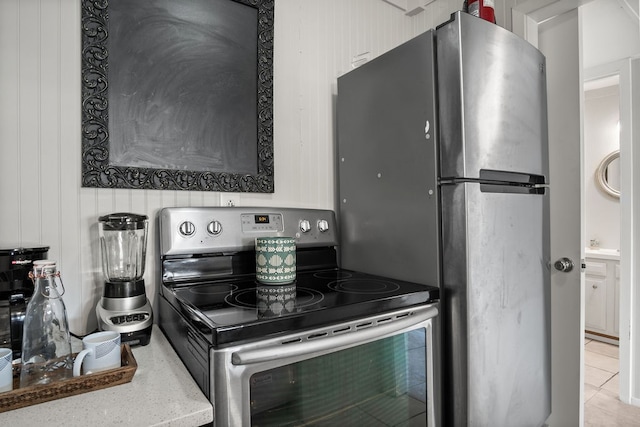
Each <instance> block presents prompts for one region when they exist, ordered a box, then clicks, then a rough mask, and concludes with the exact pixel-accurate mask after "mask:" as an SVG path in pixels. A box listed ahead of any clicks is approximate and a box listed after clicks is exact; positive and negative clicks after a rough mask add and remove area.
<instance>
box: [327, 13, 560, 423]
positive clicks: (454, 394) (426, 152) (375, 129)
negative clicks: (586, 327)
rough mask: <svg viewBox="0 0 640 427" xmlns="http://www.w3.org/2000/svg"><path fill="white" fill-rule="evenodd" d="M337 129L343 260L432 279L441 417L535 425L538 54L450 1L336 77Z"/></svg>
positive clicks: (541, 380) (541, 123)
mask: <svg viewBox="0 0 640 427" xmlns="http://www.w3.org/2000/svg"><path fill="white" fill-rule="evenodd" d="M337 133H338V137H337V140H338V143H337V176H338V200H337V207H338V209H337V210H338V213H339V221H340V228H341V230H340V234H341V246H340V252H341V253H340V257H341V263H342V267H344V268H348V269H354V270H359V271H366V272H370V273H374V274H379V275H383V276H388V277H393V278H397V279H401V280H409V281H414V282H418V283H423V284H427V285H437V286H440V288H441V290H442V301H441V316H440V334H439V337H440V344H439V345H440V346H441V349H442V351H441V352H440V354H441V360H440V361H438V364H439V366H440V369H439V372H440V374H441V376H440V378H438V379H436V380H437V381H439V383H440V384H441V386H442V388H441V390H442V392H441V393H440V394H439V395H438V396H435V398H436V400H437V401H439V402H440V404H441V408H442V411H443V412H442V417H440V416H438V419H440V420H441V422H442V424H443V425H446V426H449V425H452V426H464V425H470V426H537V425H543V424H544V423H545V420H546V419H547V418H548V416H549V414H550V412H551V389H550V388H551V386H550V384H551V378H550V375H551V366H550V308H549V303H550V301H549V299H550V289H549V287H550V270H549V186H548V175H549V173H548V148H547V144H548V143H547V120H546V80H545V58H544V56H543V55H542V54H541V53H540V52H539V51H538V50H537V49H535V48H534V47H533V46H531V45H530V44H529V43H528V42H526V41H524V40H522V39H520V38H519V37H517V36H516V35H514V34H513V33H511V32H509V31H507V30H505V29H503V28H501V27H499V26H496V25H494V24H491V23H488V22H486V21H483V20H481V19H478V18H475V17H473V16H470V15H468V14H465V13H463V12H457V13H455V14H453V15H452V16H451V20H450V21H448V22H447V23H445V24H443V25H441V26H440V27H438V28H437V29H435V30H430V31H428V32H426V33H424V34H422V35H420V36H418V37H416V38H414V39H412V40H410V41H408V42H406V43H404V44H402V45H401V46H398V47H397V48H394V49H393V50H391V51H389V52H387V53H384V54H383V55H380V56H379V57H377V58H375V59H373V60H371V61H369V62H368V63H365V64H364V65H362V66H360V67H359V68H356V69H354V70H352V71H350V72H349V73H346V74H345V75H343V76H341V77H339V78H338V98H337ZM438 415H440V414H438Z"/></svg>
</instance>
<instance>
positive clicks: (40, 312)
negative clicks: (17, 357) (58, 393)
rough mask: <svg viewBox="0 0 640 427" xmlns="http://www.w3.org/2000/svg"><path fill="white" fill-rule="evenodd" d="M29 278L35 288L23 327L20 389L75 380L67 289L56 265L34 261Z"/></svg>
mask: <svg viewBox="0 0 640 427" xmlns="http://www.w3.org/2000/svg"><path fill="white" fill-rule="evenodd" d="M29 277H31V279H32V280H33V283H34V286H35V287H34V290H33V296H32V297H31V300H30V301H29V304H28V305H27V311H26V314H25V318H24V324H23V325H24V326H23V334H22V371H21V373H20V387H27V386H30V385H36V384H49V383H51V382H53V381H58V380H63V379H66V378H71V377H73V359H72V357H71V337H70V334H69V326H68V322H67V310H66V308H65V306H64V301H62V294H64V285H63V284H62V280H61V279H60V273H59V272H58V271H57V268H56V262H55V261H49V260H40V261H34V262H33V271H32V272H31V273H29Z"/></svg>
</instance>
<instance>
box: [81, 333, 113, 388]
mask: <svg viewBox="0 0 640 427" xmlns="http://www.w3.org/2000/svg"><path fill="white" fill-rule="evenodd" d="M82 348H83V350H82V351H81V352H80V353H78V355H77V356H76V360H74V362H73V376H74V377H77V376H79V375H80V372H81V371H83V372H84V373H85V374H90V373H92V372H100V371H106V370H107V369H114V368H119V367H120V333H119V332H115V331H102V332H96V333H94V334H90V335H87V336H86V337H84V338H83V339H82ZM82 368H84V369H82Z"/></svg>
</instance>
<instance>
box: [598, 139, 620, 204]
mask: <svg viewBox="0 0 640 427" xmlns="http://www.w3.org/2000/svg"><path fill="white" fill-rule="evenodd" d="M596 182H597V184H598V186H599V187H600V188H601V189H602V190H603V191H604V192H605V193H607V194H608V195H610V196H612V197H615V198H618V199H619V198H620V150H616V151H613V152H611V153H609V154H608V155H607V156H606V157H605V158H604V159H602V161H601V162H600V165H599V166H598V169H597V170H596Z"/></svg>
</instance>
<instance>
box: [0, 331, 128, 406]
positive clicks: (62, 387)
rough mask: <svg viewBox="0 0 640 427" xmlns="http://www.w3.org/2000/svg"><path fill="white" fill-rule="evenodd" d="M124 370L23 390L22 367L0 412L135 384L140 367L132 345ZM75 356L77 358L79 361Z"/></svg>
mask: <svg viewBox="0 0 640 427" xmlns="http://www.w3.org/2000/svg"><path fill="white" fill-rule="evenodd" d="M121 348H122V354H121V358H122V366H121V367H120V368H116V369H109V370H108V371H102V372H96V373H95V374H87V375H81V376H79V377H74V378H69V379H66V380H61V381H56V382H53V383H51V384H45V385H35V386H29V387H23V388H20V366H21V365H17V366H14V369H13V390H12V391H7V392H3V393H0V412H6V411H11V410H13V409H18V408H24V407H25V406H31V405H37V404H38V403H43V402H49V401H51V400H56V399H62V398H63V397H69V396H75V395H77V394H82V393H86V392H89V391H94V390H101V389H103V388H107V387H113V386H114V385H119V384H124V383H128V382H131V379H132V378H133V374H135V372H136V369H137V368H138V364H137V362H136V359H135V358H134V357H133V353H132V352H131V347H129V344H122V345H121ZM75 356H76V355H75V354H74V355H73V357H74V358H75Z"/></svg>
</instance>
